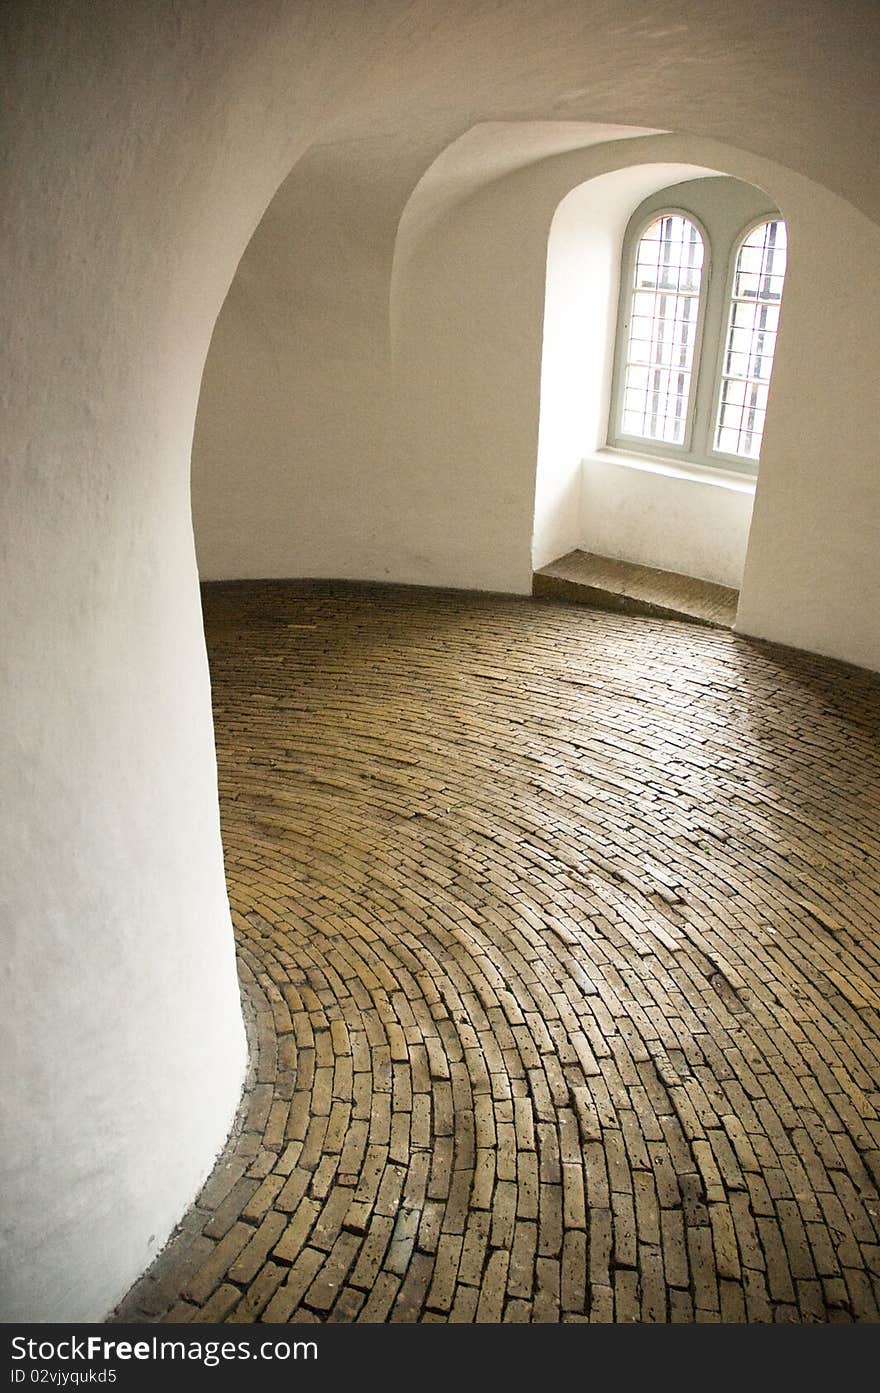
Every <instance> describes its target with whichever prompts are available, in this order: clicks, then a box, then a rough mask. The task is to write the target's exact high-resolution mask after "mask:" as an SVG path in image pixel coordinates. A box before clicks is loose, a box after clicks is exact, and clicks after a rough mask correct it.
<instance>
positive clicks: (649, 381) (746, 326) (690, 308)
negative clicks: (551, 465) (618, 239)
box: [608, 178, 788, 473]
mask: <svg viewBox="0 0 880 1393" xmlns="http://www.w3.org/2000/svg"><path fill="white" fill-rule="evenodd" d="M676 194H678V195H679V196H680V197H683V198H684V197H685V196H686V197H687V202H685V203H683V204H680V205H678V206H677V207H675V206H671V199H670V195H672V196H673V197H674V196H676ZM762 214H763V216H762ZM744 228H745V230H743V229H744ZM710 239H711V240H710ZM787 247H788V238H787V232H786V226H785V223H784V222H783V221H782V219H781V218H780V217H779V215H778V212H777V211H776V210H768V209H767V204H766V198H765V196H764V195H762V194H761V192H760V190H758V189H755V188H753V187H752V186H750V185H743V184H740V183H738V182H737V181H735V180H729V179H723V178H718V179H711V178H710V179H701V180H695V181H693V182H690V183H688V184H686V185H681V186H680V192H679V190H675V189H666V190H661V191H660V192H658V193H657V194H653V195H652V196H651V197H650V198H649V199H646V200H645V203H644V204H642V205H641V207H640V208H638V209H637V210H636V212H635V213H634V215H633V217H632V219H631V221H630V224H629V227H628V228H627V231H626V235H625V237H624V244H623V254H622V259H621V282H620V287H621V288H620V308H619V312H618V327H617V342H616V348H615V362H614V374H613V383H612V399H611V416H610V421H609V430H608V444H609V445H610V446H612V447H613V448H615V449H617V450H620V451H624V452H626V453H628V454H631V455H636V456H637V457H638V456H640V455H656V456H660V457H665V458H668V459H672V460H673V461H680V462H682V463H685V464H687V463H692V464H697V465H701V466H707V465H708V466H710V467H711V468H714V469H728V470H731V469H734V470H736V471H737V472H740V473H742V472H746V473H748V472H754V471H755V469H756V468H757V463H758V458H759V455H760V451H761V440H762V438H763V433H764V420H765V417H766V413H767V402H768V394H769V389H770V376H771V372H772V368H773V355H774V351H775V348H776V338H777V333H778V330H779V321H780V307H781V304H782V290H783V283H784V279H785V266H786V255H787Z"/></svg>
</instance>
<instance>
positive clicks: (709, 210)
mask: <svg viewBox="0 0 880 1393" xmlns="http://www.w3.org/2000/svg"><path fill="white" fill-rule="evenodd" d="M666 210H675V215H672V214H670V217H669V218H668V223H669V230H670V235H671V231H674V228H675V227H678V226H679V225H680V226H681V227H683V228H693V236H692V238H691V241H692V243H693V246H695V247H696V246H698V248H699V273H698V274H697V275H692V276H691V277H690V280H689V281H688V287H687V296H686V297H682V296H681V295H678V294H677V293H676V294H674V295H670V294H669V293H668V290H667V292H666V293H665V294H664V292H663V287H662V285H661V280H658V285H659V286H660V290H659V292H655V290H652V289H651V284H652V281H651V275H650V269H649V270H648V271H647V272H646V273H645V274H642V275H641V276H639V274H638V269H639V265H640V258H643V250H644V245H645V244H644V241H643V239H644V238H645V237H646V236H648V237H650V235H651V233H652V230H653V231H656V232H657V235H658V237H659V236H660V235H661V232H662V228H663V226H664V224H663V221H662V214H663V213H664V211H666ZM759 214H761V215H764V216H765V217H770V216H773V217H779V216H780V215H779V211H778V209H777V208H776V207H775V205H774V204H773V202H772V200H771V199H770V198H769V196H768V195H767V194H766V193H764V192H763V191H762V190H761V189H758V188H756V187H755V186H754V185H751V184H748V183H746V182H744V181H742V180H739V179H734V178H732V177H730V176H729V175H726V174H724V173H723V172H721V171H719V170H709V169H705V168H696V167H692V168H688V167H687V166H678V167H676V166H672V165H668V164H656V165H646V166H641V167H640V168H636V169H629V170H619V171H615V172H613V173H609V174H605V175H601V176H599V177H597V178H595V179H592V180H590V181H589V182H588V183H585V184H582V185H581V186H579V187H578V188H575V189H573V190H572V191H571V192H570V193H569V194H568V195H567V196H566V198H565V199H563V200H562V202H561V203H560V205H559V207H558V208H557V210H556V212H555V214H554V218H553V222H552V225H551V229H550V236H549V240H548V251H547V298H546V305H545V313H544V338H543V356H542V374H541V408H540V431H539V442H538V470H537V483H536V501H535V529H534V534H533V559H534V564H535V569H536V570H538V569H540V568H541V567H543V566H545V565H547V563H548V562H551V561H553V560H555V559H556V558H558V557H560V556H563V555H564V554H565V553H572V552H575V551H581V552H585V553H589V554H595V555H598V556H600V557H607V558H611V559H613V560H615V561H623V562H630V563H634V564H636V565H638V566H643V567H649V568H657V569H658V570H661V571H664V572H674V573H678V574H681V575H684V576H687V577H689V578H694V579H695V580H699V581H707V582H710V583H713V584H716V585H720V586H724V587H727V588H729V589H731V590H736V591H738V590H739V589H740V586H741V584H742V577H743V572H744V569H745V562H746V553H747V548H748V536H749V528H750V525H751V517H752V507H753V500H754V493H755V482H756V480H755V474H756V467H757V458H756V457H755V456H756V454H757V450H755V451H754V452H753V453H752V454H750V455H749V456H747V457H738V456H737V455H736V454H735V453H734V449H735V446H736V440H735V439H734V441H733V447H732V448H728V449H727V450H726V451H724V452H721V451H719V450H717V449H716V445H717V442H718V434H717V430H716V424H717V421H718V412H719V396H720V392H721V382H722V358H723V355H724V352H725V350H726V348H727V340H728V338H729V335H730V332H731V330H730V322H731V321H730V296H731V290H732V277H733V270H734V262H735V260H736V258H737V255H738V253H739V247H740V242H741V238H742V232H743V229H748V228H749V227H751V226H752V225H754V224H755V221H756V218H757V216H758V215H759ZM649 250H650V248H649ZM655 250H656V251H657V253H658V255H660V254H661V251H663V248H662V247H661V243H660V242H659V241H658V242H657V246H656V247H655ZM663 254H664V255H665V256H666V259H667V261H668V260H669V258H670V256H671V255H672V252H671V250H670V248H669V247H667V248H666V250H665V252H664V253H663ZM692 259H693V258H692ZM661 279H662V278H661ZM679 279H680V277H676V284H677V282H678V280H679ZM667 280H668V275H667ZM646 287H647V288H646ZM642 302H644V304H643V303H642ZM648 311H650V312H651V313H652V314H656V316H657V317H656V318H655V319H654V320H650V319H646V318H644V315H645V314H646V313H648ZM634 315H635V316H638V315H642V318H641V319H639V318H636V319H635V321H634V320H633V316H634ZM664 316H668V325H667V323H666V322H664V318H663V317H664ZM640 326H641V327H640ZM742 332H743V331H742V329H741V328H740V329H738V330H737V335H738V337H737V344H738V343H739V337H740V336H741V335H742ZM636 333H638V334H639V335H641V336H642V337H641V339H638V340H634V335H635V334H636ZM664 335H666V338H665V339H664ZM652 363H653V366H651V364H652ZM723 380H724V381H725V382H727V381H729V380H730V378H723ZM659 384H662V385H663V391H662V392H659V393H658V390H657V389H658V385H659ZM649 387H650V389H651V390H649ZM736 390H739V391H740V394H742V388H741V387H739V384H738V383H737V384H735V385H733V386H732V387H731V388H730V389H729V396H730V400H731V406H730V407H729V408H727V412H728V415H729V416H732V410H733V396H734V393H735V391H736ZM758 390H759V391H761V392H762V393H763V394H764V395H763V396H762V401H763V400H764V397H765V396H766V387H763V386H762V387H761V388H759V389H758ZM664 393H665V395H664ZM667 412H670V413H672V415H671V416H668V415H667V414H666V413H667ZM640 413H641V414H640ZM651 413H653V414H651ZM658 413H659V414H658ZM730 435H731V432H730V429H729V428H728V430H727V433H726V434H725V437H724V443H725V444H728V441H729V437H730ZM753 438H754V437H753V436H750V437H749V448H750V450H751V442H752V440H753Z"/></svg>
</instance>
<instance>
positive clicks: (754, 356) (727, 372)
mask: <svg viewBox="0 0 880 1393" xmlns="http://www.w3.org/2000/svg"><path fill="white" fill-rule="evenodd" d="M786 255H787V237H786V230H785V223H784V222H767V223H762V224H761V226H760V227H756V228H754V229H753V230H752V231H751V232H750V233H749V235H748V236H747V237H746V239H745V241H744V242H743V244H742V246H741V247H740V249H739V253H738V255H737V259H736V269H735V272H734V277H733V296H732V298H731V303H730V318H729V321H728V329H727V342H726V345H725V352H724V358H723V361H722V367H721V386H720V390H719V395H718V420H717V425H716V430H715V449H716V450H722V451H723V452H724V453H725V454H728V455H741V456H742V457H743V458H745V459H757V458H758V456H759V454H760V452H761V439H762V436H763V434H764V417H765V414H766V410H767V396H768V392H769V388H770V375H771V373H772V371H773V354H774V352H775V350H776V331H777V329H778V327H779V305H780V302H781V300H782V286H783V282H784V280H785V264H786Z"/></svg>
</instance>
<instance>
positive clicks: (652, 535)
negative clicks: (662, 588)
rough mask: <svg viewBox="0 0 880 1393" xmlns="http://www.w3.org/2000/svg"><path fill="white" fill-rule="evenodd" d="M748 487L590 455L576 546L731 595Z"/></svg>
mask: <svg viewBox="0 0 880 1393" xmlns="http://www.w3.org/2000/svg"><path fill="white" fill-rule="evenodd" d="M754 493H755V486H754V483H753V481H751V480H747V479H736V478H718V479H713V478H712V477H711V476H710V474H709V471H708V470H706V471H705V472H704V473H703V476H702V477H700V471H697V470H694V471H686V470H678V469H676V468H675V467H674V466H672V465H670V464H668V463H666V462H664V463H662V464H656V465H653V464H651V463H648V462H645V463H644V464H642V465H635V464H634V463H633V462H632V461H627V460H623V459H619V458H615V457H614V456H612V455H610V454H604V453H599V454H592V455H588V456H586V457H585V458H584V460H583V464H582V469H581V512H580V527H579V531H578V542H577V545H578V547H580V548H581V549H582V550H583V551H592V552H595V553H597V555H599V556H613V557H616V558H617V559H618V560H621V561H635V562H637V563H638V564H639V565H642V566H656V567H658V568H659V569H660V570H663V571H679V572H681V573H682V574H683V575H686V576H695V577H696V578H697V579H698V580H709V581H714V582H715V584H717V585H729V586H731V587H732V588H733V589H735V590H738V589H739V587H740V584H741V582H742V576H743V570H744V567H745V562H746V549H747V547H748V541H749V527H750V525H751V520H752V504H753V502H754Z"/></svg>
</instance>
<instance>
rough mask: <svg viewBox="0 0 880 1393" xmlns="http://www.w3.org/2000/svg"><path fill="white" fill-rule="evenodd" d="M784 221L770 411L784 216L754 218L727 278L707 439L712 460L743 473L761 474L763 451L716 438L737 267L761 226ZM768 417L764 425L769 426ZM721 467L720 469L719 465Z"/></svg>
mask: <svg viewBox="0 0 880 1393" xmlns="http://www.w3.org/2000/svg"><path fill="white" fill-rule="evenodd" d="M771 222H781V223H783V224H784V225H785V241H786V258H785V271H784V273H783V282H782V294H781V296H780V297H779V328H777V331H776V343H775V344H774V347H773V367H772V368H771V370H770V377H769V379H768V382H767V411H768V412H769V410H770V391H771V389H772V386H773V370H774V369H775V367H776V349H777V347H778V344H779V329H780V328H781V326H782V307H783V305H784V303H785V279H786V277H787V276H788V249H789V246H790V240H789V228H788V223H787V222H786V220H785V218H784V217H783V216H782V214H781V213H778V212H774V213H765V214H763V215H762V216H761V217H759V218H750V219H749V221H748V223H746V225H745V227H743V228H742V229H741V230H740V232H739V233H738V234H737V236H736V237H735V238H734V240H733V245H732V248H731V252H730V257H729V258H728V265H727V275H726V276H725V279H724V300H723V303H722V320H721V326H720V327H721V332H720V333H719V335H718V352H717V354H716V361H715V370H714V372H713V374H712V414H711V417H710V419H709V423H708V426H709V429H708V435H707V439H706V443H707V446H708V452H707V453H708V455H709V456H710V457H711V458H712V459H717V460H721V461H722V462H723V464H722V467H723V466H724V464H727V463H728V462H731V463H733V464H734V465H736V466H737V467H738V468H739V469H740V470H745V471H748V472H750V473H755V474H757V472H758V466H759V464H760V463H761V451H760V450H759V451H758V457H757V459H752V458H751V456H749V455H732V454H730V453H728V452H727V451H726V450H718V449H716V448H715V437H716V436H717V434H718V420H719V417H720V415H721V386H722V382H723V380H724V358H725V354H726V353H727V340H728V337H729V334H730V319H731V315H732V313H733V292H734V289H735V287H736V265H737V262H738V261H739V255H740V252H741V251H742V249H743V246H744V245H745V242H746V240H747V238H749V237H750V236H751V235H752V233H753V232H754V231H755V228H757V227H766V225H767V224H768V223H771ZM766 424H767V422H766V417H765V421H764V426H765V427H766ZM763 445H764V433H763V430H762V432H761V448H763ZM716 467H717V466H716Z"/></svg>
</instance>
